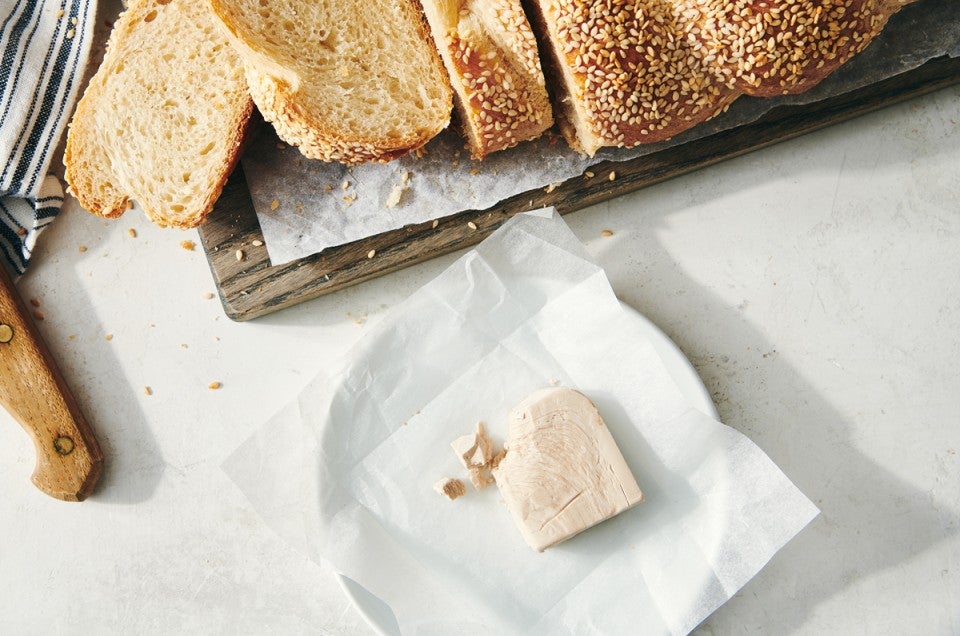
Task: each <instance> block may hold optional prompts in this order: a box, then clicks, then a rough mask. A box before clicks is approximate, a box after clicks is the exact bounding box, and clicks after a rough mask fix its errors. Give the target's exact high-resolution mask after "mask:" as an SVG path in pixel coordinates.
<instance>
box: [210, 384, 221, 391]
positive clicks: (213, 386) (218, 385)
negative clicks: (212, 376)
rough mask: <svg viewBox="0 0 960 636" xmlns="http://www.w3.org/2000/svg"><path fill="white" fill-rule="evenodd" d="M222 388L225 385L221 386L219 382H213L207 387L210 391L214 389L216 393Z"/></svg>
mask: <svg viewBox="0 0 960 636" xmlns="http://www.w3.org/2000/svg"><path fill="white" fill-rule="evenodd" d="M222 386H223V385H222V384H220V383H219V382H211V383H210V384H208V385H207V388H208V389H213V390H214V391H216V390H217V389H219V388H220V387H222Z"/></svg>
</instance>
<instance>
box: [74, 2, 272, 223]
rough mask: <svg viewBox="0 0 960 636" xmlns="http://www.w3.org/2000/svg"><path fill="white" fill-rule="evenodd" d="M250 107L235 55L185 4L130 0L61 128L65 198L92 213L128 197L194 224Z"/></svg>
mask: <svg viewBox="0 0 960 636" xmlns="http://www.w3.org/2000/svg"><path fill="white" fill-rule="evenodd" d="M252 112H253V103H252V102H251V101H250V98H249V95H248V92H247V86H246V81H245V80H244V77H243V67H242V64H241V62H240V58H239V57H238V56H237V54H236V53H235V52H234V51H233V49H232V48H231V47H230V46H229V45H228V44H227V41H226V39H225V38H224V37H222V36H221V35H220V34H219V33H218V31H217V30H216V28H215V27H214V23H213V20H212V19H211V18H210V15H209V13H208V12H207V11H206V9H205V8H204V7H203V6H201V5H199V4H198V3H197V2H195V1H194V0H131V1H130V2H129V8H128V9H127V10H126V11H125V12H124V13H122V14H121V15H120V17H119V19H118V20H117V21H116V24H115V26H114V29H113V32H112V33H111V35H110V40H109V42H108V43H107V51H106V54H105V57H104V60H103V63H102V64H101V66H100V68H99V70H98V71H97V73H96V75H94V77H93V78H92V79H91V81H90V84H89V85H88V87H87V89H86V91H85V92H84V95H83V98H82V99H81V100H80V102H79V104H78V105H77V109H76V112H75V113H74V115H73V118H72V120H71V122H70V128H69V132H68V135H67V146H66V152H65V155H64V163H65V165H66V173H65V176H66V180H67V182H68V184H69V186H70V191H71V193H72V194H73V195H74V196H75V197H76V198H77V199H78V200H79V201H80V203H81V205H83V207H85V208H86V209H87V210H89V211H90V212H93V213H94V214H99V215H101V216H106V217H116V216H119V215H121V214H122V213H123V212H124V211H125V210H126V209H127V206H128V200H129V199H134V200H136V201H137V202H138V203H139V204H140V206H141V207H142V208H143V210H144V211H145V212H146V214H147V215H148V216H149V217H150V218H151V219H152V220H153V221H155V222H156V223H157V224H159V225H162V226H173V227H180V228H189V227H196V226H197V225H199V224H200V222H201V221H203V218H204V217H205V216H206V214H207V213H208V212H209V211H210V209H211V208H212V207H213V204H214V202H215V201H216V200H217V197H219V196H220V191H221V190H222V188H223V184H224V183H225V181H226V179H227V177H228V176H229V175H230V172H231V171H232V170H233V166H234V165H235V163H236V161H237V159H238V158H239V156H240V150H241V145H242V142H243V139H244V136H245V133H246V130H247V128H248V124H249V121H250V116H251V113H252Z"/></svg>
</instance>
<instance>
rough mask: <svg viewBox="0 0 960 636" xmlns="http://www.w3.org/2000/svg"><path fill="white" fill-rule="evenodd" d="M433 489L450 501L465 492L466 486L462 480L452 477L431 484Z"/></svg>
mask: <svg viewBox="0 0 960 636" xmlns="http://www.w3.org/2000/svg"><path fill="white" fill-rule="evenodd" d="M433 489H434V490H436V491H437V492H438V493H440V494H441V495H443V496H444V497H446V498H447V499H449V500H450V501H453V500H454V499H456V498H457V497H462V496H463V495H465V494H467V487H466V486H464V485H463V482H462V481H460V480H459V479H453V478H452V477H445V478H444V479H441V480H440V481H438V482H437V483H435V484H434V485H433Z"/></svg>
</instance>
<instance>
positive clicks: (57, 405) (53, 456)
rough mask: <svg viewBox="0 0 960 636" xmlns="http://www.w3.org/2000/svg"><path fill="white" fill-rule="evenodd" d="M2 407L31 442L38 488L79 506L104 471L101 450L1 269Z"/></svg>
mask: <svg viewBox="0 0 960 636" xmlns="http://www.w3.org/2000/svg"><path fill="white" fill-rule="evenodd" d="M0 406H2V407H3V408H5V409H6V410H7V411H9V412H10V415H12V416H13V418H14V419H15V420H17V421H18V422H19V423H20V424H21V426H23V428H24V429H25V430H26V431H27V433H28V434H29V435H30V437H31V439H32V440H33V443H34V446H35V448H36V454H37V464H36V468H35V470H34V472H33V483H34V484H36V486H37V488H39V489H40V490H42V491H43V492H45V493H47V494H48V495H50V496H51V497H56V498H57V499H64V500H66V501H83V500H84V499H85V498H86V497H87V496H88V495H89V494H90V493H91V491H92V490H93V488H94V486H96V484H97V480H98V479H99V477H100V473H101V471H102V469H103V455H102V454H101V453H100V446H99V444H98V443H97V439H96V437H94V435H93V431H92V430H91V429H90V427H89V426H88V425H87V422H86V420H85V419H84V418H83V414H82V413H81V412H80V409H79V408H78V407H77V403H76V402H75V401H74V399H73V396H72V395H71V393H70V390H69V389H68V388H67V385H66V383H65V382H64V381H63V377H62V376H61V375H60V371H59V370H58V369H57V365H56V364H55V363H54V361H53V358H52V357H51V355H50V352H49V351H48V349H47V347H46V345H45V344H44V342H43V340H42V339H41V338H40V334H39V333H38V332H37V329H36V326H35V325H34V324H33V321H32V319H31V318H30V317H29V315H28V310H27V307H26V305H25V304H24V302H23V300H21V298H20V297H19V295H18V294H17V290H16V288H15V287H14V286H13V282H12V281H11V280H10V278H9V277H8V276H7V273H6V271H5V270H4V269H3V267H2V266H0Z"/></svg>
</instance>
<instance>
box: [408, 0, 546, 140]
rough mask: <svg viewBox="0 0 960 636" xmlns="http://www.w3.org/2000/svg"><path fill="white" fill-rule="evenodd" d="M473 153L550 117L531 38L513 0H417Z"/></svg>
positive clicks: (533, 133)
mask: <svg viewBox="0 0 960 636" xmlns="http://www.w3.org/2000/svg"><path fill="white" fill-rule="evenodd" d="M421 4H422V5H423V11H424V13H425V14H426V16H427V21H428V22H429V23H430V30H431V31H432V33H433V39H434V42H435V43H436V45H437V48H438V49H439V50H440V55H441V57H442V58H443V62H444V64H445V65H446V67H447V72H448V73H449V74H450V81H451V83H452V84H453V88H454V96H455V105H456V109H457V113H458V115H459V118H460V122H461V125H462V126H463V130H464V135H465V137H466V138H467V147H468V148H469V149H470V155H471V156H472V157H473V158H474V159H482V158H483V157H485V156H486V155H488V154H490V153H491V152H496V151H498V150H503V149H505V148H510V147H511V146H515V145H516V144H518V143H520V142H521V141H526V140H528V139H534V138H536V137H539V136H540V135H541V134H542V133H543V131H545V130H546V129H547V128H549V127H550V126H552V125H553V110H552V108H551V107H550V98H549V96H548V95H547V87H546V82H545V80H544V78H543V71H542V70H541V68H540V58H539V55H538V53H537V41H536V39H535V38H534V36H533V31H532V29H531V28H530V23H529V22H527V17H526V15H525V14H524V12H523V7H522V6H521V5H520V0H421Z"/></svg>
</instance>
